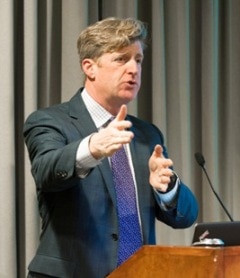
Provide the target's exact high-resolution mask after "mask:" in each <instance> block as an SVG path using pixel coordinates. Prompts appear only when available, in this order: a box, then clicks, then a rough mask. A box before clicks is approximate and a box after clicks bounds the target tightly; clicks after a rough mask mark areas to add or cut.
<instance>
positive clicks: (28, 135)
mask: <svg viewBox="0 0 240 278" xmlns="http://www.w3.org/2000/svg"><path fill="white" fill-rule="evenodd" d="M65 125H67V123H66V124H65ZM23 132H24V137H25V142H26V146H27V149H28V152H29V158H30V160H31V164H32V169H31V170H32V175H33V177H34V180H35V182H36V185H37V188H38V189H41V190H43V191H61V190H65V189H68V188H69V187H71V186H73V185H74V184H75V179H76V178H75V175H74V171H75V158H76V151H77V148H78V145H79V143H80V139H79V140H76V141H72V142H68V136H67V134H66V128H65V127H64V125H62V124H61V122H59V121H58V119H57V115H56V117H54V116H53V115H51V114H48V113H46V112H44V111H41V110H39V111H37V112H34V113H33V114H32V115H30V116H29V118H28V119H27V121H26V122H25V124H24V130H23Z"/></svg>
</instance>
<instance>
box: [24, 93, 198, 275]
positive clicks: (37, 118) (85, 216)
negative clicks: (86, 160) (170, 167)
mask: <svg viewBox="0 0 240 278" xmlns="http://www.w3.org/2000/svg"><path fill="white" fill-rule="evenodd" d="M129 120H130V121H131V122H132V123H133V126H132V131H133V132H134V135H135V136H134V139H133V141H132V143H131V144H130V149H131V153H132V160H133V165H134V169H135V173H136V181H137V187H138V199H139V209H140V215H141V221H142V232H143V239H144V244H155V224H154V223H155V218H157V219H159V220H160V221H162V222H164V223H166V224H167V225H170V226H172V227H174V228H184V227H188V226H190V225H191V224H192V223H193V222H194V221H195V219H196V217H197V211H198V208H197V203H196V200H195V197H194V196H193V194H192V193H191V191H190V190H189V189H188V188H187V187H186V186H185V185H184V184H182V183H181V185H180V187H179V192H178V203H177V207H176V208H175V209H173V210H170V211H167V212H166V211H163V210H162V209H161V208H160V207H159V205H158V204H157V202H156V199H155V196H154V193H153V190H152V187H151V186H150V185H149V180H148V179H149V170H148V159H149V157H150V155H151V153H152V151H153V149H154V146H155V145H156V144H157V143H159V144H162V145H163V137H162V134H161V132H160V131H159V130H158V129H157V128H156V127H155V126H154V125H151V124H148V123H145V122H144V121H141V120H139V119H137V118H135V117H132V116H129ZM96 131H97V129H96V126H95V125H94V123H93V121H92V119H91V117H90V115H89V113H88V111H87V109H86V107H85V105H84V103H83V101H82V98H81V93H80V91H79V92H77V94H76V95H75V96H73V98H72V99H71V100H70V101H69V102H66V103H62V104H60V105H56V106H53V107H51V108H46V109H43V110H39V111H37V112H34V113H33V114H32V115H30V117H29V118H28V119H27V121H26V123H25V126H24V136H25V140H26V145H27V148H28V150H29V156H30V160H31V163H32V174H33V177H34V179H35V183H36V187H37V194H38V200H39V211H40V215H41V218H42V234H41V240H40V245H39V248H38V250H37V253H36V256H35V257H34V258H33V260H32V262H31V263H30V265H29V270H31V271H35V272H40V273H43V274H48V275H52V276H54V277H64V278H72V277H74V278H79V277H87V278H102V277H105V276H106V275H107V274H109V273H110V272H111V271H113V270H114V269H115V268H116V265H117V249H118V220H117V214H116V196H115V191H114V187H113V182H112V176H111V169H110V166H109V163H108V159H104V160H103V161H102V163H101V164H100V165H99V166H97V167H95V168H94V169H92V170H91V171H90V173H89V175H88V176H87V177H86V178H83V179H81V178H78V177H77V176H76V174H75V157H76V151H77V148H78V145H79V143H80V141H81V140H82V139H83V138H84V137H86V136H88V135H89V134H91V133H93V132H96ZM164 151H165V155H166V156H167V153H166V149H165V148H164Z"/></svg>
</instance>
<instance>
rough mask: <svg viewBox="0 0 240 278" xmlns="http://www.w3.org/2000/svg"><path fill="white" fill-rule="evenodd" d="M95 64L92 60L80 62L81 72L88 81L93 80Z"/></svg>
mask: <svg viewBox="0 0 240 278" xmlns="http://www.w3.org/2000/svg"><path fill="white" fill-rule="evenodd" d="M95 67H96V63H95V62H94V61H93V60H92V59H84V60H83V61H82V70H83V72H84V73H85V75H86V76H87V77H88V78H89V79H95Z"/></svg>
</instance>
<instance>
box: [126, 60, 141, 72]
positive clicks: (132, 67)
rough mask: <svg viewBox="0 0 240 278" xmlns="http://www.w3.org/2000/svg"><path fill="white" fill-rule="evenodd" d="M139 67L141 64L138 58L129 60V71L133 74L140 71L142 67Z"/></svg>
mask: <svg viewBox="0 0 240 278" xmlns="http://www.w3.org/2000/svg"><path fill="white" fill-rule="evenodd" d="M139 67H140V65H139V63H138V62H137V61H136V60H134V59H132V60H129V62H128V71H129V72H130V73H132V74H136V73H138V72H139V69H140V68H139Z"/></svg>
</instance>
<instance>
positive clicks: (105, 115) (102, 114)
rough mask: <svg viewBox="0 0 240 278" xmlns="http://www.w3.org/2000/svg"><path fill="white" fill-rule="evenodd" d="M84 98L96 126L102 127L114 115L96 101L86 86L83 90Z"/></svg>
mask: <svg viewBox="0 0 240 278" xmlns="http://www.w3.org/2000/svg"><path fill="white" fill-rule="evenodd" d="M81 95H82V99H83V102H84V104H85V105H86V107H87V109H88V112H89V113H90V115H91V117H92V119H93V121H94V123H95V125H96V127H97V128H98V129H99V128H101V127H102V126H103V125H104V124H105V123H106V122H107V121H109V120H110V119H111V118H112V117H113V116H112V114H110V113H109V112H108V111H107V110H106V109H104V108H103V107H102V106H101V105H100V104H99V103H98V102H96V101H95V100H94V99H93V98H92V97H91V96H90V95H89V93H88V92H87V90H86V89H85V88H84V89H83V91H82V94H81Z"/></svg>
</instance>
